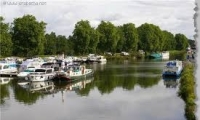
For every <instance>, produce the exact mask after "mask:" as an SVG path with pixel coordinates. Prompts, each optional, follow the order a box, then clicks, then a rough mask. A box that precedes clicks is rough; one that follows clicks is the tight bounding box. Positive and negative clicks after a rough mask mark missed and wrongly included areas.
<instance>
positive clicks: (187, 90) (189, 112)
mask: <svg viewBox="0 0 200 120" xmlns="http://www.w3.org/2000/svg"><path fill="white" fill-rule="evenodd" d="M195 87H196V83H195V76H194V64H192V63H191V62H186V63H185V65H184V69H183V72H182V75H181V80H180V86H179V91H178V95H179V96H180V97H181V98H182V99H183V100H184V102H185V117H186V119H187V120H196V116H195V110H196V104H195V99H196V95H195Z"/></svg>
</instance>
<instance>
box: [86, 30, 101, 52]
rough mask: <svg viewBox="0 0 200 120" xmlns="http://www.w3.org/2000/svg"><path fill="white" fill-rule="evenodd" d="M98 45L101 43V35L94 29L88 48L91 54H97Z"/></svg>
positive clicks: (91, 32)
mask: <svg viewBox="0 0 200 120" xmlns="http://www.w3.org/2000/svg"><path fill="white" fill-rule="evenodd" d="M98 43H99V33H98V31H96V30H95V29H94V28H91V31H90V43H89V48H88V51H89V53H96V51H97V45H98Z"/></svg>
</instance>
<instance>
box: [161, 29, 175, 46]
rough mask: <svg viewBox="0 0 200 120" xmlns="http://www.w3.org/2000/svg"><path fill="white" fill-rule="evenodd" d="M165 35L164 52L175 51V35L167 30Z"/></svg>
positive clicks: (164, 32)
mask: <svg viewBox="0 0 200 120" xmlns="http://www.w3.org/2000/svg"><path fill="white" fill-rule="evenodd" d="M162 33H163V50H175V48H176V41H175V38H174V35H173V34H172V33H170V32H168V31H166V30H164V31H162Z"/></svg>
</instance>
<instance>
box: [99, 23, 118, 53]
mask: <svg viewBox="0 0 200 120" xmlns="http://www.w3.org/2000/svg"><path fill="white" fill-rule="evenodd" d="M97 31H98V32H99V33H100V37H99V44H98V49H99V51H100V52H104V51H111V52H115V51H116V47H117V42H118V40H119V38H120V37H119V35H118V34H117V33H118V31H117V27H115V26H114V25H113V24H112V23H111V22H105V21H101V23H100V24H99V25H98V27H97Z"/></svg>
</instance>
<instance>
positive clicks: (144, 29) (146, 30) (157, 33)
mask: <svg viewBox="0 0 200 120" xmlns="http://www.w3.org/2000/svg"><path fill="white" fill-rule="evenodd" d="M137 30H138V34H139V49H143V50H145V51H150V52H153V51H160V50H162V49H163V48H162V47H163V36H162V31H161V30H160V28H159V27H158V26H155V25H153V24H148V23H145V24H142V25H141V26H140V27H138V28H137Z"/></svg>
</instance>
